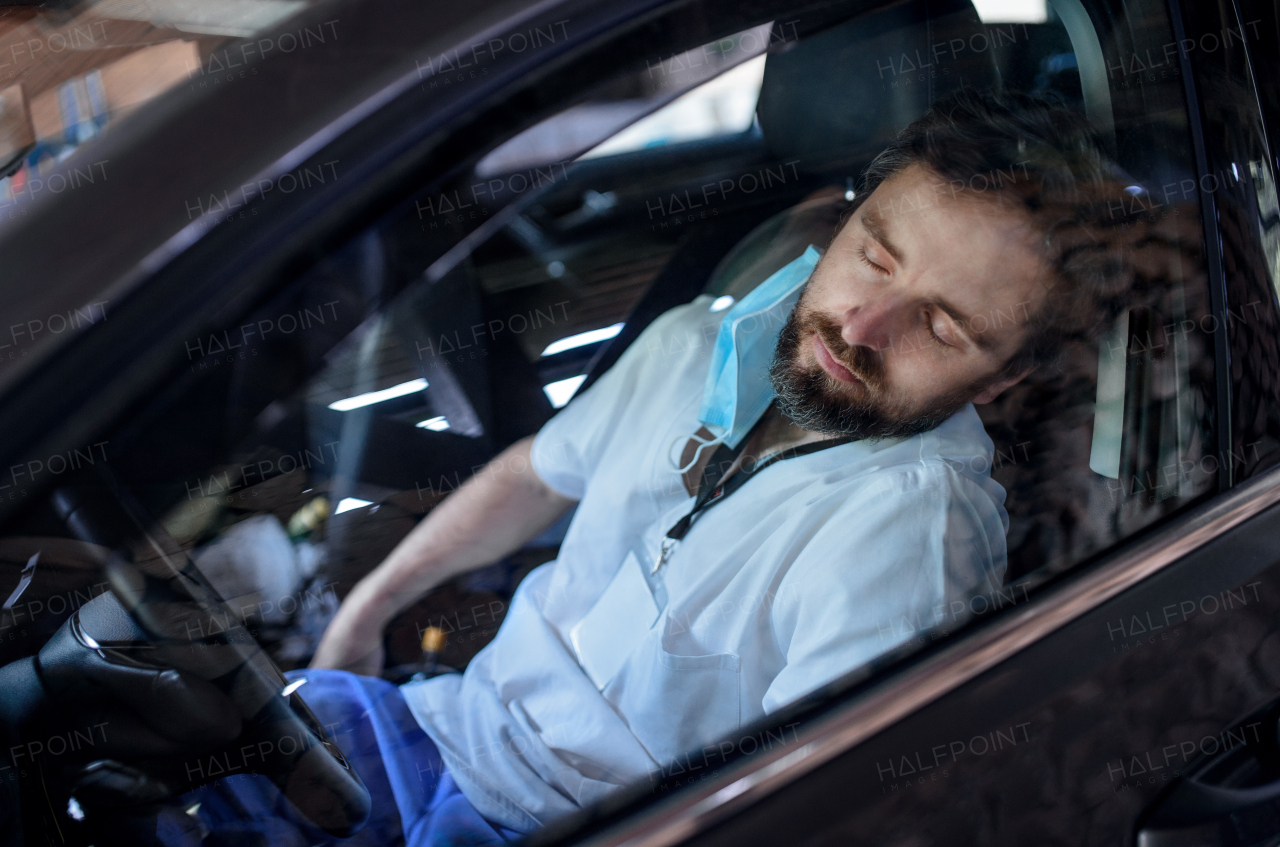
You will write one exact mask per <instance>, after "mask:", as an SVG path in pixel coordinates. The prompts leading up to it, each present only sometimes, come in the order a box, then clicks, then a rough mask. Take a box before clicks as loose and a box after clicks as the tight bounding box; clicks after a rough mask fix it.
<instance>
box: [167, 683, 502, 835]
mask: <svg viewBox="0 0 1280 847" xmlns="http://www.w3.org/2000/svg"><path fill="white" fill-rule="evenodd" d="M288 676H289V677H290V678H291V679H297V678H299V677H306V680H307V682H306V684H305V685H304V686H303V687H302V688H301V689H300V690H299V691H298V693H299V694H300V695H302V697H303V699H304V700H306V702H307V705H308V706H310V707H311V710H312V711H313V712H315V714H316V717H317V718H319V719H320V722H321V723H322V724H324V725H325V727H326V728H327V729H328V731H329V736H330V738H332V739H333V741H334V743H336V744H337V745H338V747H340V748H341V749H342V752H343V753H344V754H345V755H346V757H347V761H349V762H350V763H351V766H352V767H353V768H355V770H356V772H357V773H358V774H360V778H361V779H363V780H364V784H365V786H366V787H367V788H368V789H369V794H370V796H371V797H372V800H373V811H372V814H371V815H370V817H369V822H368V823H367V824H365V826H364V828H363V829H362V830H360V831H359V832H358V833H356V834H355V835H354V836H352V837H351V838H347V839H336V838H333V837H331V836H329V835H326V834H325V833H324V832H322V831H320V830H319V829H316V828H315V827H314V826H312V825H311V824H310V823H309V822H307V821H306V820H305V819H303V818H302V817H301V816H299V815H297V814H296V813H295V812H293V811H292V808H291V806H290V805H289V803H288V802H287V801H286V800H285V799H284V796H283V795H282V794H281V793H280V791H279V790H278V789H277V788H276V787H275V786H274V785H273V784H272V783H271V782H270V781H269V780H267V778H266V777H263V776H259V775H256V774H240V775H236V776H230V777H227V778H225V779H222V780H220V781H218V782H216V783H212V784H210V785H206V786H203V787H201V788H199V789H197V790H195V791H193V792H191V793H190V794H188V795H186V797H184V800H183V803H182V806H183V807H184V808H189V807H190V806H191V805H192V804H193V803H199V804H200V808H199V810H198V811H197V817H198V819H199V822H200V824H202V825H203V827H204V829H205V830H207V831H208V832H209V835H208V837H207V838H206V839H205V840H204V841H203V842H202V841H201V840H200V836H201V834H202V833H200V832H198V831H197V830H198V828H199V827H198V826H194V824H195V822H194V821H192V820H191V819H190V817H189V816H187V815H185V814H181V813H176V814H174V815H171V816H167V817H165V818H162V820H161V821H160V824H159V827H158V830H157V835H158V836H160V839H161V840H162V841H163V842H164V843H165V844H166V845H171V847H187V845H202V847H223V845H226V847H231V845H235V846H236V847H259V846H260V847H311V845H321V844H325V845H328V844H333V845H339V844H340V845H350V847H366V845H367V847H373V845H379V846H380V847H381V845H398V844H407V845H411V847H445V845H449V847H455V845H456V846H457V847H461V846H462V845H467V847H481V845H485V847H488V845H495V846H496V845H502V844H506V843H508V842H509V841H514V840H516V839H517V838H519V837H520V833H517V832H515V831H514V830H510V829H507V828H505V827H501V826H498V825H497V824H491V823H489V822H488V821H486V820H485V819H484V818H482V817H481V816H480V814H479V813H478V812H477V811H476V810H475V809H474V808H473V807H472V805H471V803H470V802H468V801H467V798H466V797H465V796H463V794H462V792H461V791H460V790H459V789H458V786H457V785H456V784H455V783H454V781H453V778H452V777H451V776H450V775H449V774H448V773H447V772H446V771H445V769H444V763H443V762H442V761H441V759H440V754H439V752H438V751H437V750H436V746H435V744H434V743H433V742H432V741H431V739H430V738H429V737H428V736H427V735H426V733H424V732H423V731H422V729H421V728H420V727H419V726H418V723H417V721H415V720H414V718H413V714H412V713H411V712H410V711H409V707H408V705H407V704H406V703H405V701H404V697H402V696H401V695H400V689H399V688H397V687H396V686H395V685H392V684H391V683H389V682H387V681H385V680H382V679H376V678H373V677H367V676H356V675H355V674H350V673H346V672H344V671H332V670H307V671H295V672H291V673H290V674H288Z"/></svg>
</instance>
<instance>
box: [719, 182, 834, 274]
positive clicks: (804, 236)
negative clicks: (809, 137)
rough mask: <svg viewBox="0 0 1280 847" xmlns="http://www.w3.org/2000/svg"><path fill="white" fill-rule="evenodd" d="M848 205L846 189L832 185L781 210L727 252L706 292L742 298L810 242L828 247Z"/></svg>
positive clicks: (798, 253)
mask: <svg viewBox="0 0 1280 847" xmlns="http://www.w3.org/2000/svg"><path fill="white" fill-rule="evenodd" d="M847 208H849V202H848V201H847V200H845V198H844V192H843V191H842V190H840V189H838V188H835V187H832V188H829V189H824V190H822V191H818V192H815V193H814V194H811V195H810V196H809V197H808V198H806V199H805V200H804V201H803V202H801V203H797V204H796V205H795V206H792V207H791V208H790V209H784V210H783V211H781V212H778V213H777V214H776V215H773V216H772V217H770V218H768V219H767V220H765V221H764V223H762V224H760V225H759V226H757V227H756V228H755V229H753V230H751V232H749V233H747V234H746V235H745V236H744V237H743V239H742V240H741V241H739V242H738V243H737V244H736V245H734V248H733V249H732V250H730V251H729V252H728V253H726V254H725V256H724V258H723V259H721V260H720V262H719V264H717V265H716V268H715V270H714V271H712V272H711V276H710V278H709V279H708V280H707V285H706V287H705V288H703V293H705V294H710V295H712V296H714V297H720V296H722V295H725V294H728V295H729V296H731V297H733V299H735V300H741V299H742V298H743V297H745V296H746V295H747V294H749V293H751V289H753V288H755V287H756V286H757V285H759V284H760V283H762V282H764V281H765V280H766V279H768V278H769V277H771V276H773V274H774V273H776V272H777V271H778V270H779V269H780V268H782V267H783V266H784V265H786V264H787V263H788V262H790V261H792V260H793V259H795V258H796V257H797V256H799V255H800V254H801V253H803V252H804V251H805V248H806V247H808V246H809V245H810V244H812V245H814V246H815V247H817V248H818V249H823V248H825V247H826V246H827V242H828V241H830V240H831V234H832V233H833V232H835V228H836V224H838V223H839V221H840V214H841V213H842V212H843V211H844V210H845V209H847Z"/></svg>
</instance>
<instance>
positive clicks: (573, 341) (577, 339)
mask: <svg viewBox="0 0 1280 847" xmlns="http://www.w3.org/2000/svg"><path fill="white" fill-rule="evenodd" d="M620 332H622V324H614V325H613V326H606V327H605V328H603V329H593V330H589V331H588V332H580V333H578V334H577V335H571V336H569V337H568V338H561V339H560V340H559V341H553V342H551V343H550V344H548V345H547V349H546V350H543V351H542V355H544V356H554V355H555V354H557V353H563V352H564V351H565V350H572V349H573V348H575V347H585V346H586V345H588V344H595V343H596V342H597V341H608V340H609V339H610V338H613V337H614V336H615V335H617V334H618V333H620Z"/></svg>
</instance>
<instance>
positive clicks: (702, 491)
mask: <svg viewBox="0 0 1280 847" xmlns="http://www.w3.org/2000/svg"><path fill="white" fill-rule="evenodd" d="M750 440H751V436H750V435H749V434H748V435H747V436H745V437H744V438H743V439H742V443H741V444H739V445H738V446H737V447H730V446H729V445H727V444H721V445H720V446H719V447H717V448H716V452H714V453H712V454H711V458H710V459H709V460H708V461H707V466H706V467H705V468H703V469H702V482H701V483H700V484H699V486H698V496H697V498H696V499H695V500H694V501H693V508H692V509H690V510H689V513H688V514H687V515H685V516H684V517H683V518H681V519H680V520H678V521H676V523H675V525H674V526H672V527H671V529H669V530H667V538H669V539H671V542H675V541H680V540H682V539H683V538H684V536H685V534H686V533H687V532H688V531H689V528H690V527H691V526H693V521H694V519H695V518H696V517H697V516H698V515H699V514H701V513H702V512H703V511H705V510H707V509H709V508H711V507H712V506H714V505H715V504H716V503H719V502H720V501H722V500H725V499H727V498H728V497H729V495H730V494H733V492H735V491H737V490H738V489H739V488H741V487H742V486H744V485H746V484H747V481H748V480H750V479H751V478H752V477H753V476H755V475H756V474H758V473H760V471H762V470H764V469H765V468H767V467H769V466H770V465H773V464H777V463H778V462H781V461H783V460H785V459H794V458H796V457H797V456H807V455H808V454H810V453H816V452H818V451H819V450H826V449H827V448H829V447H838V446H839V445H841V444H848V443H849V442H850V441H853V440H854V439H853V438H852V437H850V436H844V437H841V438H828V439H826V440H824V441H814V442H811V443H809V444H801V445H799V446H797V447H790V448H788V449H786V450H780V451H778V452H777V453H774V454H772V455H770V456H767V457H765V459H764V460H763V461H760V462H753V463H751V467H749V468H748V467H745V465H746V464H747V463H746V462H744V463H743V465H744V466H743V467H740V468H739V469H738V470H737V471H736V472H735V473H734V475H733V476H731V477H729V478H728V479H727V480H724V481H723V482H721V481H720V478H721V477H722V476H723V475H724V472H725V469H727V468H728V467H730V466H731V465H732V464H733V463H734V462H735V461H737V459H738V457H739V456H740V455H742V451H743V450H744V449H746V446H747V442H749V441H750ZM671 542H664V544H663V546H664V548H667V549H669V548H670V546H671ZM664 558H665V557H664Z"/></svg>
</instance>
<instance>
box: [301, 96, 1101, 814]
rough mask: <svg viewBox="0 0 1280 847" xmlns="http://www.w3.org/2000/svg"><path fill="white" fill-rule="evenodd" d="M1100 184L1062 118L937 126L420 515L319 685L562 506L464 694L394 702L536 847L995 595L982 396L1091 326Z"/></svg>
mask: <svg viewBox="0 0 1280 847" xmlns="http://www.w3.org/2000/svg"><path fill="white" fill-rule="evenodd" d="M1104 167H1105V166H1104V163H1103V160H1102V157H1101V155H1100V154H1099V152H1098V148H1097V147H1096V145H1095V144H1094V143H1093V141H1092V136H1091V134H1090V132H1089V131H1088V129H1087V127H1086V126H1084V125H1083V123H1082V122H1081V121H1079V120H1078V119H1076V118H1074V117H1073V116H1072V114H1071V113H1070V112H1068V111H1067V110H1065V109H1062V108H1057V107H1053V106H1050V105H1046V104H1043V103H1038V102H1035V101H1031V100H1029V99H1022V98H1003V99H1002V98H995V97H991V96H979V95H975V94H972V93H970V94H961V95H960V96H958V97H953V98H949V99H948V100H946V101H943V102H940V103H938V104H936V105H935V106H934V108H933V109H932V110H931V111H930V112H929V113H928V114H927V115H926V116H925V117H923V118H922V119H920V120H919V121H917V122H916V123H914V124H912V125H911V126H910V127H908V128H907V129H906V130H905V131H904V132H903V133H902V134H901V135H900V137H899V139H898V140H897V141H896V142H895V143H894V144H893V145H892V146H891V147H890V148H889V149H888V150H886V151H885V152H884V153H882V154H881V155H880V156H879V157H878V158H876V160H875V161H874V162H873V164H872V165H871V166H870V168H869V170H868V172H867V174H866V177H865V180H864V185H863V188H862V190H861V191H860V192H859V194H858V196H857V198H856V200H855V207H854V208H853V209H852V210H851V212H850V213H849V214H847V216H846V218H845V219H844V221H843V223H842V224H841V227H840V228H839V229H838V231H837V233H836V234H835V236H834V237H833V239H832V240H831V242H830V244H829V245H827V247H826V249H825V251H819V250H818V249H817V248H816V247H814V246H810V247H809V248H808V249H807V250H805V251H804V252H803V253H802V254H801V255H798V256H797V257H796V258H795V260H794V261H792V262H791V263H790V264H788V265H787V266H786V267H784V268H783V269H782V270H780V271H778V272H777V273H776V274H774V275H773V276H772V277H770V278H769V279H768V280H766V281H765V282H763V283H761V284H760V285H759V286H758V287H757V288H756V289H754V290H753V291H752V292H751V293H750V294H749V295H748V296H746V297H744V298H743V299H742V300H741V301H740V302H738V303H737V304H735V305H734V306H733V308H731V309H729V310H728V311H727V313H726V312H716V311H712V310H711V308H710V303H711V302H712V300H711V298H710V297H708V296H703V297H699V298H698V299H695V300H694V301H693V302H691V303H688V304H686V305H684V306H680V307H677V308H675V309H672V310H671V311H669V312H667V313H666V314H664V315H663V316H662V317H660V318H659V319H658V320H656V321H655V322H654V323H653V324H652V325H651V326H649V327H648V328H647V329H646V330H645V331H644V333H643V334H642V335H641V336H640V338H639V339H638V340H637V341H636V342H635V343H633V344H632V345H631V347H630V348H629V349H628V350H627V351H626V352H625V353H624V354H623V356H622V357H621V359H620V360H619V361H618V362H617V364H616V365H614V366H613V367H612V368H611V369H610V370H609V371H608V372H607V373H605V374H604V375H603V377H602V378H601V379H600V380H599V381H598V382H597V383H595V384H594V385H592V386H591V387H590V388H589V389H588V390H587V391H585V392H584V393H582V394H581V395H580V396H578V397H576V398H575V399H574V400H573V401H572V402H571V403H570V404H569V405H568V406H567V407H566V408H565V409H563V410H562V411H561V412H560V413H559V414H558V415H556V417H555V418H554V419H552V420H551V421H550V422H549V423H548V424H547V425H546V426H544V427H543V428H542V430H541V431H540V432H539V433H538V434H537V435H536V436H535V437H533V438H528V439H525V440H523V441H520V442H517V443H516V444H514V445H513V446H511V447H510V448H509V449H508V450H507V451H505V452H504V453H503V454H501V455H500V456H498V457H497V458H496V459H495V460H494V461H493V463H492V464H491V465H490V466H489V467H488V468H487V469H485V470H483V471H482V472H480V473H479V474H477V475H476V476H475V477H474V478H473V479H472V480H471V481H470V482H468V484H467V485H465V486H463V487H462V488H461V489H459V490H458V491H457V492H455V493H454V494H453V495H451V496H450V497H449V498H448V499H447V500H445V501H444V502H443V503H441V504H440V505H439V506H438V507H437V508H436V509H435V510H434V511H432V512H431V513H430V514H429V515H428V517H427V518H426V519H425V520H424V521H422V522H421V523H420V524H419V525H418V527H417V528H416V529H415V530H414V531H413V532H412V533H410V535H409V536H408V537H407V538H406V539H405V540H404V541H403V542H402V543H401V544H400V545H399V547H397V548H396V550H395V551H394V552H393V553H392V554H391V555H390V556H389V557H388V558H387V559H386V561H385V562H384V563H383V564H382V565H381V566H379V567H378V568H377V569H376V570H375V571H374V572H373V573H371V574H370V575H369V576H368V577H366V578H365V579H364V580H363V581H362V582H361V583H360V584H359V585H358V586H357V587H356V589H355V590H354V591H353V592H352V593H351V594H350V596H348V597H347V599H346V601H345V602H344V604H343V606H342V609H341V610H340V612H339V613H338V615H337V617H336V618H335V620H334V621H333V622H332V624H331V626H330V627H329V630H328V632H327V633H326V635H325V638H324V640H323V642H322V644H321V646H320V649H319V651H318V653H317V655H316V657H315V660H314V662H313V668H342V669H347V670H351V671H355V672H357V673H367V674H376V673H377V672H378V671H379V670H380V668H381V662H382V648H381V640H382V630H383V628H384V626H385V625H386V624H387V623H388V622H389V621H390V620H391V619H392V618H393V617H394V616H395V615H396V614H397V613H398V612H399V611H400V610H402V609H403V608H405V607H407V606H408V605H409V604H410V603H412V602H413V601H414V600H415V599H416V598H418V597H419V596H421V594H422V593H423V592H425V591H427V590H429V589H430V588H431V587H433V586H434V585H437V584H439V583H441V582H443V581H445V580H447V579H450V578H451V577H454V576H456V575H458V574H460V573H462V572H464V571H466V570H468V569H471V568H475V567H478V566H481V565H484V564H487V563H489V562H492V561H495V560H497V559H499V558H501V557H502V556H504V555H505V554H507V553H509V552H511V551H513V550H515V549H517V548H518V547H520V546H521V545H522V544H524V543H525V542H527V541H528V540H529V539H531V538H533V537H534V536H535V535H537V534H538V533H539V532H541V531H542V530H544V529H545V528H546V527H547V526H549V525H550V524H552V523H553V522H554V521H555V520H556V519H557V518H559V517H560V516H561V515H562V514H563V513H564V512H565V511H566V510H568V509H569V508H571V507H572V506H573V505H574V504H575V503H576V504H577V512H576V514H575V515H574V517H573V519H572V522H571V523H570V525H569V529H568V532H567V535H566V536H565V539H564V542H563V544H562V546H561V547H560V551H559V556H558V558H557V559H556V560H555V561H554V562H551V563H548V564H546V565H544V566H542V567H540V568H538V569H537V570H535V571H534V572H533V573H532V574H531V575H530V576H529V577H528V578H527V579H525V580H524V582H523V583H522V584H521V585H520V587H519V589H518V591H517V592H516V596H515V598H514V600H513V602H512V606H511V609H510V612H509V614H508V616H507V618H506V620H505V621H504V623H503V625H502V627H501V629H500V631H499V632H498V634H497V636H496V638H495V639H494V641H493V642H492V643H491V644H490V645H489V646H488V647H487V648H486V649H484V650H483V651H482V652H481V653H480V654H479V655H478V656H477V657H476V658H475V660H474V661H473V662H472V663H471V664H470V665H469V667H468V668H467V670H466V672H465V673H463V674H451V675H447V676H443V677H437V678H435V679H431V680H428V681H425V682H419V683H411V684H408V685H405V686H403V687H402V688H401V689H400V690H399V692H398V694H397V698H399V697H400V696H402V698H403V702H404V703H405V704H407V708H408V711H409V712H410V713H411V714H412V716H413V718H414V719H415V721H416V723H417V725H419V726H421V728H422V730H423V731H424V732H425V734H426V735H427V736H428V737H429V738H430V741H431V742H432V743H433V746H434V747H435V748H437V749H438V751H439V755H440V756H441V757H442V760H443V766H444V770H445V771H446V772H447V774H448V777H449V779H450V780H451V781H452V782H453V783H456V786H458V787H459V788H460V791H461V794H462V795H463V796H464V797H465V799H466V801H467V802H468V803H469V804H470V805H471V806H472V807H474V809H475V810H476V811H477V812H478V813H479V815H480V816H481V817H482V818H484V819H485V820H486V821H489V822H491V823H493V824H494V825H496V826H497V827H499V828H500V829H502V830H505V831H507V832H510V831H517V832H527V831H529V830H531V829H533V828H535V827H537V826H538V825H539V824H542V823H545V822H546V821H548V820H551V819H554V818H556V817H558V816H561V815H564V814H567V813H570V812H572V811H574V810H576V809H578V808H581V807H582V806H585V805H586V804H588V803H590V802H592V801H594V800H597V799H599V798H601V797H604V796H605V795H607V794H608V793H610V791H612V790H614V789H616V788H617V787H618V786H621V785H626V784H630V783H634V782H637V781H640V780H643V779H645V778H646V776H647V775H648V774H650V773H651V772H652V771H654V770H655V769H657V768H659V767H661V766H662V765H663V764H664V763H666V762H670V761H671V760H673V759H674V758H675V757H677V756H678V755H680V754H681V753H685V752H687V751H689V750H692V749H696V748H698V747H699V746H700V745H703V744H707V743H709V742H711V741H714V740H716V739H718V738H720V737H723V736H727V735H728V734H729V733H731V732H733V731H734V730H735V729H737V728H738V727H739V726H741V725H743V724H746V723H748V722H751V721H753V720H756V719H758V718H760V717H762V716H764V715H766V714H768V713H770V712H772V711H774V710H776V709H778V708H780V707H781V706H783V705H785V704H787V703H789V702H792V701H794V700H795V699H797V698H799V697H800V696H802V695H804V694H806V693H808V692H811V691H813V690H814V689H816V688H818V687H820V686H822V685H823V684H825V683H828V682H830V681H832V680H834V679H836V678H837V677H839V676H841V675H843V674H845V673H847V672H849V671H850V670H852V669H854V668H857V667H859V666H861V665H864V664H865V663H866V662H868V661H869V660H871V659H873V658H875V657H876V656H877V655H879V654H881V653H883V652H884V651H885V650H887V649H889V648H891V647H893V646H895V642H896V641H900V640H901V639H902V638H904V637H905V634H902V635H899V636H898V637H897V638H896V639H895V638H892V637H886V632H893V631H897V632H901V630H900V629H899V630H894V628H893V627H892V626H887V625H886V622H890V621H898V620H901V618H902V617H903V616H905V617H907V619H909V620H929V619H932V617H933V616H934V615H935V611H936V610H937V609H939V608H947V606H948V604H949V603H951V602H952V601H955V600H967V599H968V598H971V597H973V596H974V595H976V594H980V593H984V592H991V591H994V590H996V589H998V587H999V586H1000V584H1001V578H1002V576H1003V572H1004V567H1005V539H1004V533H1005V529H1006V525H1007V517H1006V515H1005V513H1004V508H1003V502H1004V496H1005V495H1004V491H1003V489H1002V488H1001V487H1000V486H999V485H998V484H997V483H995V482H994V481H993V480H992V479H991V478H990V476H989V474H988V469H989V468H990V466H991V458H992V442H991V440H990V439H989V438H988V436H987V434H986V433H985V432H984V430H983V427H982V423H981V422H980V420H979V418H978V415H977V413H976V412H975V411H974V404H981V403H986V402H989V401H991V400H993V399H994V398H995V397H996V396H998V395H999V394H1000V393H1001V392H1002V391H1004V390H1005V389H1007V388H1008V387H1010V386H1011V385H1013V384H1015V383H1017V382H1018V381H1019V380H1021V379H1022V378H1023V377H1024V376H1026V375H1027V374H1028V373H1029V372H1030V371H1031V370H1032V369H1034V368H1035V367H1037V366H1038V365H1039V364H1041V363H1043V362H1044V361H1045V360H1046V359H1047V358H1049V357H1051V356H1052V355H1053V354H1054V352H1055V351H1056V349H1058V348H1059V346H1060V344H1061V343H1062V341H1063V340H1064V339H1065V338H1068V337H1071V336H1073V335H1074V334H1078V333H1079V331H1080V330H1081V328H1082V327H1084V326H1086V325H1088V324H1090V323H1095V322H1097V321H1098V316H1097V314H1096V313H1095V306H1094V304H1095V302H1096V299H1097V295H1098V291H1096V290H1095V289H1097V288H1098V287H1099V282H1098V279H1097V274H1096V273H1094V268H1095V264H1096V263H1090V262H1087V261H1082V260H1081V259H1080V256H1081V253H1082V252H1087V250H1084V251H1082V244H1084V243H1085V237H1082V232H1083V229H1084V224H1085V223H1086V222H1087V221H1088V220H1089V219H1090V218H1092V217H1094V216H1096V215H1098V214H1100V212H1099V207H1100V205H1101V207H1103V208H1105V202H1103V198H1104V196H1105V195H1106V194H1107V193H1108V191H1109V190H1110V188H1109V180H1108V179H1107V175H1106V172H1105V170H1104ZM311 676H312V678H313V681H315V680H317V679H318V678H319V677H320V676H321V675H320V674H316V673H315V672H314V671H313V672H312V673H311ZM355 680H356V678H355V677H351V678H349V680H347V681H346V682H344V683H342V685H344V686H356V685H364V686H366V687H367V686H369V685H371V684H372V683H370V682H360V683H357V682H356V681H355ZM335 684H336V683H335ZM412 816H417V819H418V820H422V819H424V817H429V816H430V815H429V812H428V811H427V810H426V806H425V804H424V805H423V806H422V807H421V808H420V809H417V810H413V811H410V812H408V814H407V815H406V817H412ZM412 825H413V824H411V822H410V821H409V820H406V821H405V826H406V830H407V829H409V828H410V827H411V826H412Z"/></svg>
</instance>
